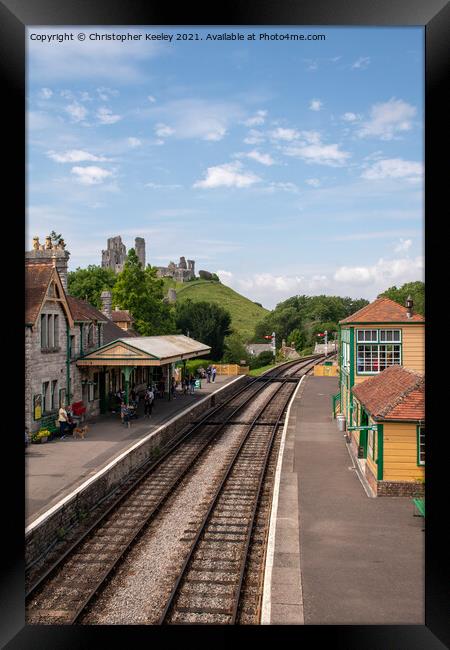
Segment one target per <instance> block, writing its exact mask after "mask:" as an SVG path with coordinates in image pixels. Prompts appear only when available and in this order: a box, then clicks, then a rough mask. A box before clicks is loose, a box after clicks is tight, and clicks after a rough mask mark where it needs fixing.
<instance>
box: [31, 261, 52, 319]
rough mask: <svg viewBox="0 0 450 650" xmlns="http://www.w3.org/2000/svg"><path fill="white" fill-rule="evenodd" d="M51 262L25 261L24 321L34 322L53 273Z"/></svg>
mask: <svg viewBox="0 0 450 650" xmlns="http://www.w3.org/2000/svg"><path fill="white" fill-rule="evenodd" d="M53 268H54V267H53V264H52V262H51V260H49V262H48V264H43V263H42V262H39V263H38V264H33V262H32V261H29V260H26V261H25V323H28V324H30V325H31V324H34V322H35V321H36V318H37V316H38V314H39V310H40V308H41V305H42V302H43V300H44V298H45V296H46V292H47V287H48V285H49V282H50V278H51V277H52V274H53Z"/></svg>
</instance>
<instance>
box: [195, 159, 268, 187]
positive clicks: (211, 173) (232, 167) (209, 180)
mask: <svg viewBox="0 0 450 650" xmlns="http://www.w3.org/2000/svg"><path fill="white" fill-rule="evenodd" d="M260 180H261V179H260V178H259V177H258V176H256V175H255V174H253V173H252V172H246V171H244V170H243V165H242V163H241V162H240V161H239V160H237V161H236V162H232V163H226V164H224V165H216V166H215V167H208V169H207V170H206V178H204V179H203V180H201V181H197V182H196V183H194V185H193V187H200V188H207V189H212V188H216V187H239V188H242V187H249V186H250V185H253V184H254V183H257V182H259V181H260Z"/></svg>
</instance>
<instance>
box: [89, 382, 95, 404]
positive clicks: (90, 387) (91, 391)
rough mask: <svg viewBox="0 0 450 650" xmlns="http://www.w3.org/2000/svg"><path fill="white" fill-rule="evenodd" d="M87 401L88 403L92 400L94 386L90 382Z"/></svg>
mask: <svg viewBox="0 0 450 650" xmlns="http://www.w3.org/2000/svg"><path fill="white" fill-rule="evenodd" d="M88 400H89V402H92V401H93V400H94V384H93V383H92V382H91V383H90V384H88Z"/></svg>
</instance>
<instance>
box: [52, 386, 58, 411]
mask: <svg viewBox="0 0 450 650" xmlns="http://www.w3.org/2000/svg"><path fill="white" fill-rule="evenodd" d="M57 397H58V380H57V379H54V380H53V381H52V390H51V398H52V401H51V409H52V411H53V410H54V409H56V408H58V402H57Z"/></svg>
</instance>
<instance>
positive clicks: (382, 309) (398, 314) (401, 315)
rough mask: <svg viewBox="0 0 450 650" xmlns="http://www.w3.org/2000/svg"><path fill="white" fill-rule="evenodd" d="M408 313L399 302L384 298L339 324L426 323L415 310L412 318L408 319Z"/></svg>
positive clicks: (378, 299)
mask: <svg viewBox="0 0 450 650" xmlns="http://www.w3.org/2000/svg"><path fill="white" fill-rule="evenodd" d="M406 311H407V310H406V307H404V306H403V305H399V304H398V302H395V301H394V300H391V299H390V298H385V297H382V298H377V299H376V300H374V302H371V303H370V305H366V306H365V307H362V309H358V311H355V313H354V314H350V316H347V318H344V319H342V320H341V321H339V323H340V324H342V323H398V322H402V323H403V322H405V323H411V322H413V323H416V322H424V321H425V318H424V317H423V316H421V315H420V314H415V313H414V310H413V315H412V317H411V318H408V317H407V315H406Z"/></svg>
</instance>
